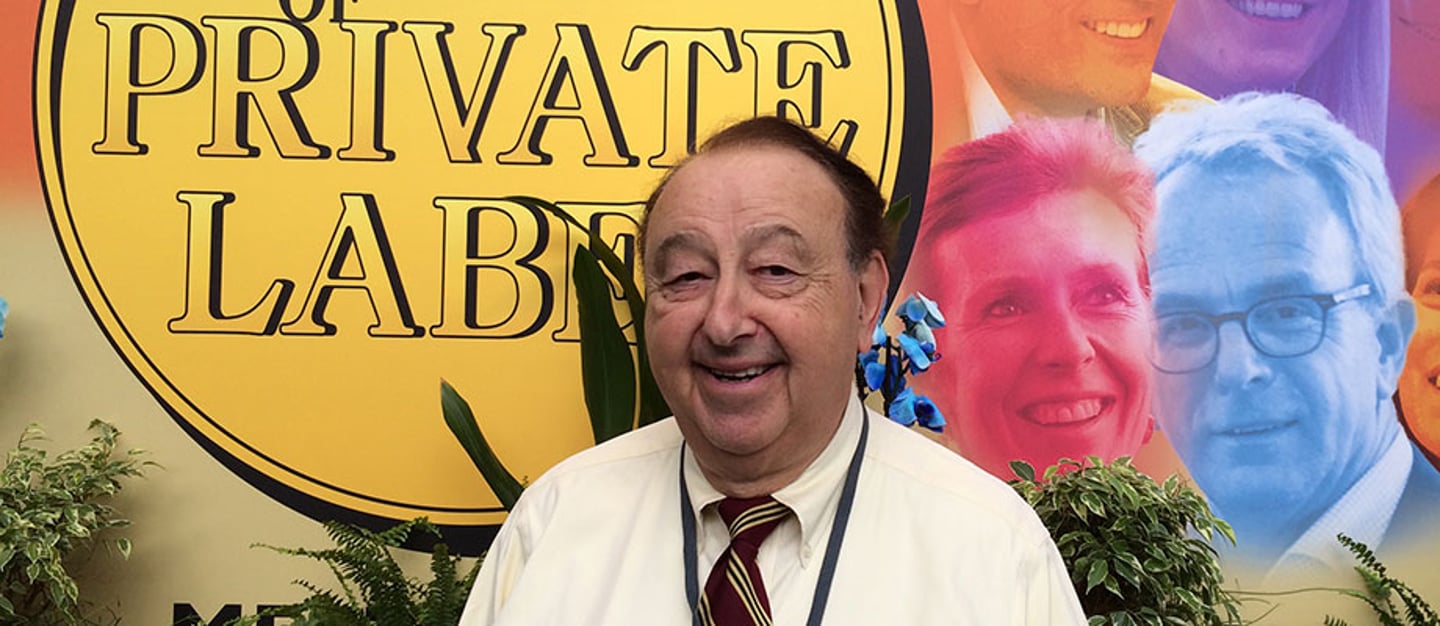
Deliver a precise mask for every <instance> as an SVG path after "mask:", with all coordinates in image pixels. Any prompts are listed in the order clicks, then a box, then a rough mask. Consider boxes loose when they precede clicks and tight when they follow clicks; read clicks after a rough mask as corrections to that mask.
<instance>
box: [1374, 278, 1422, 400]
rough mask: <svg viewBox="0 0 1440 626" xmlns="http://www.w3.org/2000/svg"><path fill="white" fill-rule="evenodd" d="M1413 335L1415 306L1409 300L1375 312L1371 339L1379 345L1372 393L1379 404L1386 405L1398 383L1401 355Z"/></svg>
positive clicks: (1401, 364) (1403, 299) (1402, 362)
mask: <svg viewBox="0 0 1440 626" xmlns="http://www.w3.org/2000/svg"><path fill="white" fill-rule="evenodd" d="M1413 334H1415V303H1414V302H1413V301H1411V300H1410V297H1409V296H1405V295H1402V296H1401V297H1400V299H1399V300H1397V301H1395V302H1393V303H1391V305H1390V306H1389V307H1388V308H1386V309H1385V310H1383V311H1381V312H1379V313H1378V314H1377V318H1376V326H1375V338H1376V339H1377V340H1378V341H1379V343H1380V369H1379V371H1378V372H1377V375H1378V376H1379V377H1380V380H1378V381H1376V385H1375V387H1376V388H1375V392H1376V395H1377V397H1378V398H1379V399H1380V400H1382V401H1388V400H1389V399H1390V396H1392V395H1394V394H1395V387H1396V385H1397V384H1398V383H1399V380H1400V370H1402V369H1404V367H1405V351H1406V350H1407V349H1408V348H1409V347H1410V336H1411V335H1413Z"/></svg>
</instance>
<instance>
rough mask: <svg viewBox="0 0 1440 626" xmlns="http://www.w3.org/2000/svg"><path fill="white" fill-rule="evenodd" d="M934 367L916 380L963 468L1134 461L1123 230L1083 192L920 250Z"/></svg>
mask: <svg viewBox="0 0 1440 626" xmlns="http://www.w3.org/2000/svg"><path fill="white" fill-rule="evenodd" d="M924 246H925V249H926V250H929V251H930V253H929V254H930V258H929V261H930V262H929V263H928V264H927V267H928V271H929V272H930V273H931V274H932V276H933V278H932V279H930V280H928V281H926V283H927V285H926V286H925V287H924V289H925V290H926V291H927V292H929V293H928V295H931V296H932V297H934V298H935V299H936V300H937V301H938V302H940V303H941V304H942V306H943V307H945V314H946V317H947V320H948V322H949V324H948V325H947V326H946V327H945V329H944V330H943V331H940V332H937V333H935V335H936V341H937V342H938V344H939V350H940V353H941V355H942V356H943V358H942V359H940V360H939V361H938V362H936V364H935V366H934V367H933V369H932V370H931V371H930V372H929V373H927V374H925V375H923V376H919V377H916V378H915V386H916V388H917V389H918V390H920V392H922V393H925V394H928V395H930V397H931V398H933V399H934V400H935V402H936V404H937V405H938V406H939V407H940V408H941V410H943V411H944V412H945V414H946V415H947V416H948V417H949V419H950V421H951V427H950V428H948V429H947V430H946V434H947V435H949V436H950V437H952V438H953V439H955V441H956V443H957V444H958V445H959V447H960V450H961V452H962V453H963V454H964V455H965V457H966V458H968V459H970V460H971V461H973V462H975V463H976V464H978V465H980V466H981V467H983V468H985V469H986V470H987V471H989V472H990V473H992V474H995V475H996V476H1000V477H1003V478H1011V477H1012V476H1013V473H1012V472H1011V470H1010V466H1009V463H1010V461H1012V460H1017V459H1019V460H1024V461H1026V462H1028V463H1030V464H1031V466H1033V467H1037V468H1044V467H1048V466H1050V465H1053V464H1055V462H1056V461H1058V460H1059V459H1061V458H1064V457H1068V458H1071V459H1076V460H1080V459H1084V458H1085V457H1086V456H1087V455H1092V454H1093V455H1098V456H1101V457H1105V458H1107V459H1113V458H1115V457H1117V456H1121V455H1131V454H1134V453H1135V451H1136V450H1138V449H1139V448H1140V444H1141V443H1142V442H1143V441H1144V438H1145V436H1146V435H1147V434H1148V433H1149V430H1150V401H1149V400H1150V397H1149V390H1150V365H1149V363H1148V362H1146V359H1145V350H1146V346H1147V344H1148V341H1149V337H1150V335H1149V328H1150V326H1149V321H1150V318H1149V311H1148V303H1147V302H1146V299H1145V295H1144V293H1143V292H1142V290H1141V287H1140V281H1139V274H1140V272H1141V271H1142V270H1141V259H1140V251H1139V246H1138V244H1137V236H1136V233H1135V227H1134V226H1133V225H1132V224H1131V223H1130V221H1129V220H1128V219H1127V218H1126V217H1125V215H1124V214H1123V213H1122V212H1121V211H1120V209H1119V208H1118V207H1116V206H1115V204H1114V203H1113V202H1112V201H1110V200H1109V199H1108V198H1106V197H1104V196H1102V195H1100V194H1098V193H1095V192H1093V191H1089V190H1086V191H1080V192H1067V193H1062V194H1056V195H1053V196H1050V197H1047V198H1043V199H1041V200H1040V202H1038V203H1036V204H1035V205H1034V206H1031V207H1027V208H1023V209H1020V210H1018V211H1014V212H1009V213H1001V214H997V215H993V216H988V217H984V218H981V219H979V220H976V221H974V222H971V223H968V224H965V225H963V226H961V227H959V228H956V229H953V230H950V231H948V232H945V233H941V234H939V235H938V236H936V237H935V238H934V239H932V240H931V241H929V242H926V243H925V244H924Z"/></svg>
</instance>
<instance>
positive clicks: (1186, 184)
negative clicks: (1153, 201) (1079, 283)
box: [1150, 166, 1403, 547]
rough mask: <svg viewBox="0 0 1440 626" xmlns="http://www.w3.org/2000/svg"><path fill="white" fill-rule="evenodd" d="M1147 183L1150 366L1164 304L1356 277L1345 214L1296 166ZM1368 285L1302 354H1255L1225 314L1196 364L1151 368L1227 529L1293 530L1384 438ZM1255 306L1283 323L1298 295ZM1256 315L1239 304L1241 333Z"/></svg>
mask: <svg viewBox="0 0 1440 626" xmlns="http://www.w3.org/2000/svg"><path fill="white" fill-rule="evenodd" d="M1158 192H1159V200H1160V211H1159V216H1158V219H1157V221H1156V228H1155V233H1156V250H1155V254H1154V255H1153V256H1151V258H1150V263H1151V264H1150V268H1151V284H1152V286H1153V289H1154V303H1155V313H1156V318H1157V326H1158V329H1159V330H1158V331H1157V342H1156V348H1155V349H1156V350H1157V354H1156V356H1155V361H1156V363H1157V365H1158V364H1162V363H1164V361H1165V358H1166V355H1165V354H1160V352H1164V351H1165V349H1164V348H1163V347H1162V346H1163V345H1164V344H1165V342H1164V333H1165V332H1166V325H1165V324H1166V322H1165V319H1166V316H1167V315H1174V314H1176V313H1181V312H1197V313H1202V314H1206V315H1224V314H1227V313H1232V312H1243V311H1247V310H1250V309H1251V308H1252V307H1254V306H1255V305H1256V304H1257V303H1260V302H1262V301H1265V300H1267V299H1271V298H1277V297H1283V296H1309V295H1317V294H1335V293H1339V292H1344V291H1346V290H1349V289H1351V288H1352V287H1355V286H1356V285H1359V284H1362V283H1366V282H1367V281H1366V280H1365V279H1364V278H1363V277H1361V276H1359V275H1358V274H1357V271H1356V266H1357V263H1356V262H1355V255H1356V250H1355V245H1354V243H1353V242H1352V240H1351V238H1350V236H1349V231H1348V228H1347V226H1346V225H1345V223H1343V222H1342V221H1341V219H1340V218H1339V216H1338V215H1337V214H1336V213H1335V212H1334V211H1333V210H1332V209H1331V208H1330V207H1329V203H1330V202H1331V200H1330V198H1329V197H1328V195H1327V194H1326V193H1325V190H1324V189H1323V188H1322V187H1321V186H1320V185H1319V184H1317V183H1316V182H1315V181H1314V180H1313V179H1312V178H1311V177H1309V176H1301V175H1296V174H1291V173H1287V172H1283V171H1281V170H1279V169H1274V168H1266V167H1262V168H1258V169H1252V170H1250V171H1244V172H1239V173H1235V174H1225V175H1219V174H1210V173H1206V172H1203V171H1201V170H1199V169H1198V168H1197V167H1196V166H1186V167H1184V168H1182V169H1181V170H1179V171H1178V172H1176V173H1174V174H1172V175H1170V176H1169V177H1167V178H1166V179H1165V180H1164V181H1163V182H1162V183H1161V185H1160V186H1159V188H1158ZM1371 289H1372V291H1371V292H1370V293H1371V295H1369V296H1366V297H1360V298H1358V299H1356V300H1351V301H1347V302H1344V303H1342V304H1338V305H1334V306H1333V308H1330V309H1329V310H1328V311H1327V312H1325V313H1323V314H1322V315H1321V317H1323V319H1324V320H1325V326H1324V333H1323V336H1321V337H1320V338H1319V339H1318V345H1316V346H1315V348H1314V349H1313V350H1312V351H1310V352H1308V353H1305V354H1302V355H1298V356H1288V357H1274V356H1268V355H1266V354H1264V353H1261V352H1260V351H1259V350H1257V349H1256V347H1255V346H1254V345H1253V344H1252V343H1251V342H1250V341H1249V340H1247V337H1246V333H1245V329H1244V328H1243V327H1242V324H1241V322H1239V321H1238V320H1236V321H1224V322H1221V323H1220V324H1219V332H1218V344H1217V345H1216V347H1215V351H1214V353H1213V355H1214V356H1213V359H1211V360H1209V362H1208V363H1205V362H1204V360H1203V358H1202V359H1194V360H1192V361H1191V362H1192V363H1193V364H1194V365H1195V367H1197V368H1198V369H1195V370H1194V371H1190V372H1186V373H1178V374H1174V373H1171V374H1167V373H1158V374H1157V378H1156V385H1157V389H1156V397H1155V415H1156V418H1157V419H1158V420H1159V422H1160V424H1161V426H1162V428H1163V429H1164V432H1165V434H1166V436H1167V437H1168V438H1169V440H1170V442H1171V443H1172V444H1174V446H1175V449H1176V451H1177V452H1178V453H1179V454H1180V457H1181V459H1182V460H1184V462H1185V465H1186V466H1187V467H1188V469H1189V470H1190V473H1191V474H1192V475H1193V476H1194V478H1195V480H1196V482H1198V483H1199V485H1200V487H1201V489H1202V490H1204V492H1205V493H1206V494H1207V495H1208V496H1209V497H1210V499H1211V500H1212V502H1213V503H1214V504H1215V505H1216V508H1217V509H1218V511H1219V513H1220V514H1221V515H1222V516H1225V517H1226V518H1227V519H1230V520H1231V521H1232V522H1234V523H1235V524H1236V525H1237V527H1239V526H1252V525H1254V524H1256V523H1270V524H1276V523H1281V524H1288V525H1290V526H1291V527H1296V526H1297V525H1298V527H1299V528H1302V529H1303V528H1304V527H1305V526H1306V525H1308V523H1309V522H1312V521H1313V520H1314V519H1315V517H1316V516H1318V515H1319V514H1321V513H1323V512H1324V511H1325V510H1326V509H1327V508H1328V507H1329V506H1330V505H1331V504H1332V503H1333V502H1334V501H1335V500H1336V499H1338V498H1339V497H1340V496H1341V495H1343V494H1344V492H1345V490H1346V489H1347V488H1349V487H1350V485H1352V484H1353V483H1354V481H1355V480H1356V479H1358V478H1359V477H1360V476H1361V475H1362V474H1363V473H1364V472H1365V470H1366V469H1368V468H1369V467H1370V465H1371V464H1372V463H1373V462H1374V460H1375V458H1376V457H1377V456H1378V453H1379V451H1380V450H1381V449H1382V446H1383V445H1384V444H1387V443H1389V436H1391V434H1393V433H1394V432H1395V431H1394V427H1393V424H1387V423H1386V420H1385V418H1384V417H1382V414H1381V413H1380V412H1379V410H1378V406H1379V405H1378V403H1379V402H1380V401H1382V400H1388V398H1389V396H1390V392H1391V390H1393V389H1394V379H1393V375H1392V374H1387V373H1385V371H1386V368H1385V367H1384V366H1383V365H1382V360H1386V359H1388V360H1390V361H1393V360H1394V355H1392V354H1388V353H1387V348H1385V347H1384V346H1383V345H1382V343H1383V342H1382V341H1380V340H1378V339H1377V323H1376V321H1375V317H1373V316H1372V314H1371V309H1370V307H1371V306H1372V305H1374V304H1375V303H1376V302H1377V299H1376V297H1375V296H1374V295H1373V293H1374V292H1373V286H1372V287H1371ZM1267 311H1268V312H1269V314H1270V318H1269V319H1270V321H1269V322H1268V323H1271V324H1277V325H1281V326H1283V325H1285V324H1290V322H1291V321H1293V320H1294V319H1295V318H1296V316H1297V315H1299V314H1300V312H1301V307H1293V308H1292V307H1281V308H1280V309H1278V310H1270V309H1267ZM1260 317H1261V316H1260V315H1258V314H1257V315H1252V319H1251V322H1250V324H1251V328H1252V332H1253V331H1255V330H1257V329H1258V327H1260V326H1262V325H1263V324H1264V323H1263V322H1261V321H1260V320H1259V318H1260ZM1172 319H1173V318H1172ZM1311 319H1316V318H1311ZM1312 328H1318V327H1315V326H1312ZM1402 350H1403V342H1402ZM1271 351H1272V352H1274V351H1275V350H1271ZM1390 351H1391V352H1393V350H1390ZM1171 369H1184V368H1171ZM1387 378H1388V380H1386V379H1387ZM1386 417H1388V416H1386ZM1243 541H1244V537H1243V536H1242V547H1243V545H1244V543H1243Z"/></svg>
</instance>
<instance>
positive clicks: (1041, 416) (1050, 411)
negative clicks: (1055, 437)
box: [1025, 398, 1105, 425]
mask: <svg viewBox="0 0 1440 626" xmlns="http://www.w3.org/2000/svg"><path fill="white" fill-rule="evenodd" d="M1103 408H1105V403H1104V402H1102V401H1101V400H1100V399H1099V398H1091V399H1088V400H1077V401H1074V402H1043V403H1040V404H1035V405H1031V406H1030V407H1029V408H1027V409H1026V410H1025V414H1026V416H1027V417H1029V418H1030V420H1031V421H1033V422H1036V423H1038V424H1046V425H1051V424H1070V423H1073V422H1083V421H1085V420H1088V419H1090V418H1092V417H1095V416H1096V415H1099V414H1100V410H1101V409H1103Z"/></svg>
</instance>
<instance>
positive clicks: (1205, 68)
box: [1164, 0, 1384, 97]
mask: <svg viewBox="0 0 1440 626" xmlns="http://www.w3.org/2000/svg"><path fill="white" fill-rule="evenodd" d="M1356 1H1361V2H1374V1H1384V0H1356ZM1350 2H1351V0H1299V1H1295V2H1261V1H1258V0H1186V1H1185V2H1182V3H1180V4H1179V6H1177V7H1176V8H1175V19H1174V20H1173V21H1172V22H1171V24H1170V30H1169V32H1168V33H1167V34H1166V35H1165V52H1164V54H1165V61H1166V63H1167V64H1168V65H1166V67H1167V68H1172V67H1173V68H1174V71H1175V73H1176V74H1177V77H1179V78H1181V79H1182V80H1183V79H1184V78H1185V77H1187V76H1196V75H1198V76H1206V77H1208V78H1207V79H1205V80H1200V81H1199V82H1200V86H1201V89H1202V90H1204V91H1206V93H1211V94H1212V95H1216V97H1219V95H1225V94H1230V93H1236V92H1239V91H1246V90H1254V89H1258V90H1264V91H1284V90H1288V89H1290V88H1292V86H1293V85H1294V84H1295V81H1297V80H1299V79H1300V77H1301V76H1302V75H1303V74H1304V73H1305V72H1306V71H1307V70H1309V69H1310V66H1312V65H1314V64H1315V60H1316V59H1318V58H1320V54H1321V53H1323V52H1324V51H1325V49H1326V48H1328V47H1329V46H1330V44H1331V42H1333V41H1334V40H1335V36H1336V34H1337V33H1339V32H1340V29H1341V28H1342V27H1343V26H1344V25H1345V14H1346V11H1347V10H1348V9H1349V4H1350Z"/></svg>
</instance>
